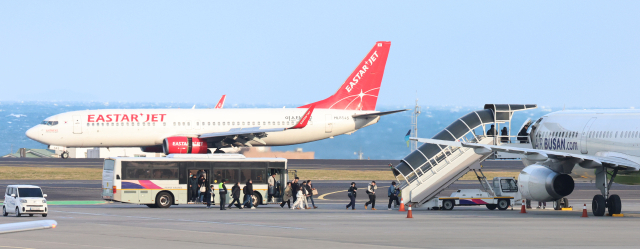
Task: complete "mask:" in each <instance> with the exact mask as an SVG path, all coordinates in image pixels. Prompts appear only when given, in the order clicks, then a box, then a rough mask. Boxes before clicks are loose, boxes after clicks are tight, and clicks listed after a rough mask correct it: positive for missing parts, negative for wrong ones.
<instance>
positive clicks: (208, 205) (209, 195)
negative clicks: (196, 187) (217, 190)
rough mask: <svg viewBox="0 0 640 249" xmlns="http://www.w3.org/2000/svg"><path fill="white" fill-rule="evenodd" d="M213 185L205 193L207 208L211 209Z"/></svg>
mask: <svg viewBox="0 0 640 249" xmlns="http://www.w3.org/2000/svg"><path fill="white" fill-rule="evenodd" d="M213 191H214V189H213V184H211V187H210V188H206V190H205V192H204V197H205V198H206V199H207V208H211V193H213Z"/></svg>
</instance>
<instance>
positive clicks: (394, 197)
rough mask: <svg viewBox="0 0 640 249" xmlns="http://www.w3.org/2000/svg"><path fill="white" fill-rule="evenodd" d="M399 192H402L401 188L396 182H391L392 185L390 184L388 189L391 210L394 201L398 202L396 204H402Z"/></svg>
mask: <svg viewBox="0 0 640 249" xmlns="http://www.w3.org/2000/svg"><path fill="white" fill-rule="evenodd" d="M398 194H400V190H399V189H398V188H397V187H396V182H395V181H394V182H391V186H389V190H388V191H387V195H388V197H389V205H388V206H387V208H388V209H389V210H391V203H393V201H395V202H396V206H398V205H400V201H399V200H398Z"/></svg>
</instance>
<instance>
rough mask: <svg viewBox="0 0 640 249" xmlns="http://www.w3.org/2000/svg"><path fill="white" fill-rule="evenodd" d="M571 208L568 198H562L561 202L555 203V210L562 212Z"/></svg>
mask: <svg viewBox="0 0 640 249" xmlns="http://www.w3.org/2000/svg"><path fill="white" fill-rule="evenodd" d="M568 207H569V199H568V198H566V197H563V198H560V200H556V201H553V209H554V210H562V209H563V208H568Z"/></svg>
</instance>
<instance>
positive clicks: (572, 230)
mask: <svg viewBox="0 0 640 249" xmlns="http://www.w3.org/2000/svg"><path fill="white" fill-rule="evenodd" d="M384 199H386V198H380V199H379V200H380V201H381V202H385V201H384ZM360 200H361V201H359V202H358V205H357V209H356V210H345V209H344V204H333V203H331V201H326V202H325V201H318V202H317V203H316V205H317V206H319V208H318V209H311V210H291V209H286V208H285V209H281V208H280V207H279V206H277V205H270V206H260V207H258V208H257V209H255V210H250V209H244V210H238V209H235V208H233V209H229V210H226V211H220V210H219V209H217V206H215V207H214V208H212V209H206V208H205V207H204V206H202V205H189V206H178V207H171V208H169V209H151V208H147V207H145V206H139V205H131V204H102V205H62V206H51V207H50V212H49V217H47V218H46V219H54V220H56V221H57V222H58V226H57V227H56V228H55V229H48V230H37V231H30V232H19V233H12V234H6V235H2V236H1V237H2V240H1V242H0V245H1V246H2V247H4V248H203V247H217V248H294V247H303V248H325V249H326V248H463V247H464V248H467V247H473V248H636V247H637V238H638V231H639V230H640V219H638V218H639V217H640V202H638V201H637V200H636V201H631V202H624V205H625V208H624V210H625V211H624V213H625V216H624V217H606V216H605V217H593V216H590V217H589V218H581V217H580V215H581V209H580V208H577V209H574V211H553V210H550V209H546V210H541V209H540V210H536V209H533V210H528V213H526V214H521V213H519V209H518V208H516V209H514V210H505V211H498V210H493V211H490V210H488V209H486V208H484V207H456V208H454V210H452V211H433V210H423V209H419V210H413V211H412V212H413V218H412V219H408V218H406V216H407V214H406V212H399V211H398V210H392V211H388V210H386V207H382V206H383V205H379V206H378V209H379V210H377V211H373V210H371V209H368V210H365V209H364V208H363V206H362V200H363V198H361V199H360ZM589 215H591V213H589ZM40 219H43V218H42V217H20V218H16V217H0V223H11V222H19V221H32V220H40Z"/></svg>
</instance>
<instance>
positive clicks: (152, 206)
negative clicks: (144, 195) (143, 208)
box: [147, 204, 158, 208]
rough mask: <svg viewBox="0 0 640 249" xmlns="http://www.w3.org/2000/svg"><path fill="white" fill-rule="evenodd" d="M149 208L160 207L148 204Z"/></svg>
mask: <svg viewBox="0 0 640 249" xmlns="http://www.w3.org/2000/svg"><path fill="white" fill-rule="evenodd" d="M147 207H150V208H157V207H158V206H157V205H156V204H147Z"/></svg>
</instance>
